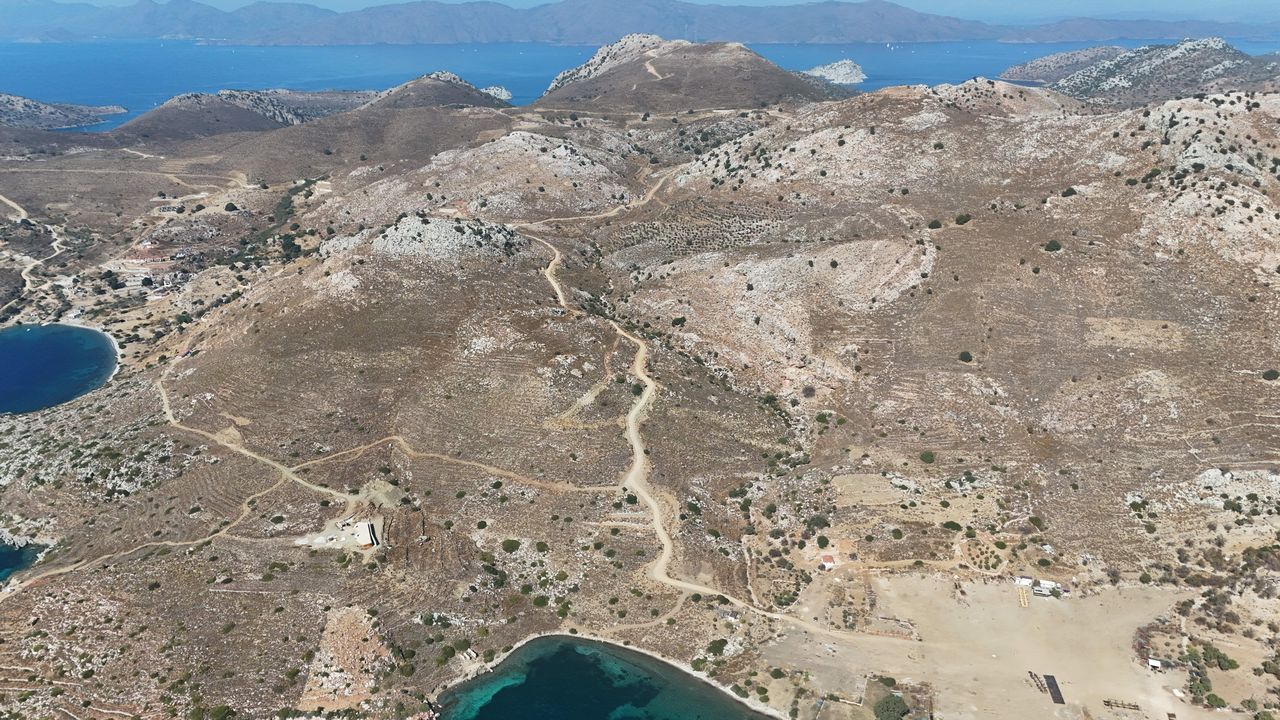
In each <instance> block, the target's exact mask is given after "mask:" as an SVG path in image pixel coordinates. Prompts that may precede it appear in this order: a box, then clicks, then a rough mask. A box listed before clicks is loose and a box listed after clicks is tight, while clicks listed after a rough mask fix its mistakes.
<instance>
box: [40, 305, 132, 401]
mask: <svg viewBox="0 0 1280 720" xmlns="http://www.w3.org/2000/svg"><path fill="white" fill-rule="evenodd" d="M40 324H41V325H69V326H71V327H78V328H81V329H84V330H92V331H94V332H96V333H98V334H100V335H103V336H105V337H106V338H107V342H109V343H111V351H112V352H114V353H115V354H116V366H115V367H114V368H112V369H111V375H109V376H108V377H107V379H106V380H104V381H103V382H102V385H104V386H105V385H106V384H107V383H109V382H111V381H112V380H115V379H116V375H117V374H118V373H119V372H120V368H121V367H122V366H123V365H124V353H123V352H122V351H121V350H120V343H119V341H117V340H116V338H115V336H114V335H112V334H111V333H109V332H107V331H106V328H105V326H104V327H97V326H94V325H90V324H88V323H85V322H80V321H79V320H57V321H54V322H51V323H50V322H45V323H40ZM100 387H101V386H99V388H95V390H96V389H100ZM90 392H92V390H91V391H90ZM86 394H87V393H86Z"/></svg>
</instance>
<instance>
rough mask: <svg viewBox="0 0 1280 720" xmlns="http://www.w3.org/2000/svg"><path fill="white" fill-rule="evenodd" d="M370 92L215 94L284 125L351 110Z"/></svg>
mask: <svg viewBox="0 0 1280 720" xmlns="http://www.w3.org/2000/svg"><path fill="white" fill-rule="evenodd" d="M377 95H378V93H376V92H373V91H352V92H343V91H325V92H298V91H296V90H221V91H219V92H218V97H220V98H222V99H223V100H226V101H227V102H229V103H231V104H232V105H236V106H238V107H242V108H244V109H246V110H252V111H253V112H256V113H258V114H260V115H262V116H264V117H267V118H270V119H272V120H275V121H276V122H279V123H281V124H284V125H300V124H302V123H304V122H309V121H311V120H317V119H319V118H322V117H328V116H329V115H334V114H336V113H340V112H347V111H348V110H354V109H356V108H357V107H360V106H361V105H363V104H365V103H367V102H369V100H371V99H373V98H374V97H377Z"/></svg>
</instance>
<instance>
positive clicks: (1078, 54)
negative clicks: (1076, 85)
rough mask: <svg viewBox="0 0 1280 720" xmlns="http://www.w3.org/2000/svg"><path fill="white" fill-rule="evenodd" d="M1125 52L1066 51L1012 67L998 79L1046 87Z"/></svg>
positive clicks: (1105, 47)
mask: <svg viewBox="0 0 1280 720" xmlns="http://www.w3.org/2000/svg"><path fill="white" fill-rule="evenodd" d="M1126 52H1128V51H1127V50H1126V49H1125V48H1122V47H1120V46H1118V45H1103V46H1100V47H1092V48H1084V49H1083V50H1068V51H1067V52H1060V53H1054V54H1052V55H1046V56H1044V57H1041V58H1036V59H1034V60H1029V61H1027V62H1024V63H1022V64H1021V65H1014V66H1013V67H1011V68H1009V69H1008V70H1005V71H1004V72H1002V73H1000V79H1001V80H1009V81H1012V82H1024V83H1038V84H1041V85H1048V84H1050V83H1055V82H1058V81H1059V80H1061V79H1063V78H1065V77H1067V76H1068V75H1071V74H1073V73H1076V72H1079V71H1081V70H1084V69H1086V68H1089V67H1093V66H1094V65H1097V64H1098V63H1101V62H1106V61H1108V60H1114V59H1116V58H1117V57H1120V56H1121V55H1123V54H1125V53H1126Z"/></svg>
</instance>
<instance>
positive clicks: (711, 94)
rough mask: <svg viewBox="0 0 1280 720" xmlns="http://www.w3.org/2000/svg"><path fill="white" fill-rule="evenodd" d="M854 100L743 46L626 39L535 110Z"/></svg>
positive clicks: (565, 80)
mask: <svg viewBox="0 0 1280 720" xmlns="http://www.w3.org/2000/svg"><path fill="white" fill-rule="evenodd" d="M850 94H851V93H850V91H849V90H848V89H847V88H844V87H842V86H839V85H835V84H832V83H830V82H827V81H826V80H822V79H819V78H816V77H812V76H809V75H804V74H802V73H796V72H790V71H788V70H783V69H782V68H780V67H778V66H777V65H774V64H773V63H771V62H769V61H768V60H766V59H764V58H763V57H761V56H759V55H757V54H756V53H754V52H752V51H751V50H750V49H749V48H747V47H746V46H745V45H742V44H741V43H691V42H686V41H684V40H663V39H662V38H660V37H657V36H656V35H628V36H626V37H624V38H622V39H621V40H619V41H618V42H616V43H613V44H611V45H606V46H604V47H602V48H600V49H599V50H598V51H597V52H596V53H595V55H593V56H592V57H591V59H590V60H588V61H587V62H585V63H583V64H582V65H580V66H578V67H576V68H573V69H572V70H566V71H565V72H562V73H560V74H559V75H557V76H556V79H555V80H554V81H553V82H552V83H551V87H550V88H549V89H548V90H547V92H546V94H545V95H543V96H542V98H541V99H540V100H538V102H537V103H536V104H539V105H542V106H549V107H571V106H576V107H578V108H582V109H587V108H590V109H593V110H599V111H610V112H619V111H621V112H640V113H646V112H666V111H668V110H690V109H692V108H744V107H761V106H764V105H772V104H776V103H781V102H812V101H821V100H830V99H833V98H844V97H848V96H849V95H850Z"/></svg>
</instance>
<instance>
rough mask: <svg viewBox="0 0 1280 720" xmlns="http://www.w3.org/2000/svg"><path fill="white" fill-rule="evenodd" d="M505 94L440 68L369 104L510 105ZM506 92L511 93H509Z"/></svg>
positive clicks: (422, 105)
mask: <svg viewBox="0 0 1280 720" xmlns="http://www.w3.org/2000/svg"><path fill="white" fill-rule="evenodd" d="M490 90H492V92H490ZM503 93H506V91H505V90H504V89H503V88H492V89H490V88H486V89H485V90H480V89H477V88H476V86H475V85H472V84H471V83H469V82H467V81H466V80H463V79H462V78H461V77H459V76H458V75H457V74H455V73H452V72H449V71H447V70H437V71H436V72H433V73H430V74H427V75H423V76H422V77H420V78H415V79H413V80H410V81H409V82H407V83H404V84H402V85H399V86H397V87H394V88H392V89H390V90H387V91H386V92H383V93H380V94H379V95H378V97H377V99H375V100H373V101H372V102H370V103H369V104H370V106H376V107H384V108H407V107H441V106H446V105H456V106H480V107H493V108H498V107H509V105H510V103H508V102H507V99H509V98H503V97H501V95H502V94H503ZM506 94H507V95H508V96H509V95H510V93H506Z"/></svg>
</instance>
